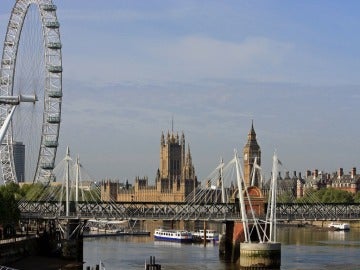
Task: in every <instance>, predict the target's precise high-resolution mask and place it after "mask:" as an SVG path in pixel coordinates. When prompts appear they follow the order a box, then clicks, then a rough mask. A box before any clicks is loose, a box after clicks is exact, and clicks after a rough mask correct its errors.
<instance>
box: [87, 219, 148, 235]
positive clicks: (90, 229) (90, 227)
mask: <svg viewBox="0 0 360 270" xmlns="http://www.w3.org/2000/svg"><path fill="white" fill-rule="evenodd" d="M126 235H132V236H149V235H150V232H147V231H140V230H135V229H134V226H133V227H131V226H130V225H129V222H128V221H125V220H120V221H118V220H88V222H87V225H86V227H85V228H84V234H83V236H84V237H103V236H126Z"/></svg>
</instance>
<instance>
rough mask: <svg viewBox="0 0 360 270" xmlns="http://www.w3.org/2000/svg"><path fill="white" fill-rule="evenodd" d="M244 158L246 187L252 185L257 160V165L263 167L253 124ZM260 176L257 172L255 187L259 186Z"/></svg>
mask: <svg viewBox="0 0 360 270" xmlns="http://www.w3.org/2000/svg"><path fill="white" fill-rule="evenodd" d="M243 157H244V181H245V184H246V186H248V187H249V186H250V185H251V178H252V175H251V174H252V170H253V167H254V162H255V159H256V163H257V165H259V166H260V165H261V150H260V146H259V145H258V143H257V141H256V133H255V130H254V123H253V122H251V129H250V131H249V133H248V140H247V143H246V144H245V146H244V149H243ZM259 180H260V174H259V172H258V171H256V174H255V186H259Z"/></svg>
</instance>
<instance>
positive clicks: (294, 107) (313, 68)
mask: <svg viewBox="0 0 360 270" xmlns="http://www.w3.org/2000/svg"><path fill="white" fill-rule="evenodd" d="M13 4H14V1H10V0H1V4H0V49H1V50H2V46H3V45H2V44H3V42H2V41H1V40H4V35H5V32H6V27H7V22H8V19H9V16H10V11H11V8H12V5H13ZM54 4H56V5H57V16H58V19H59V22H60V25H61V26H60V31H61V41H62V45H63V48H62V54H63V70H64V71H63V106H62V123H61V130H60V140H59V143H60V145H59V151H58V158H57V160H61V159H62V158H63V156H64V155H65V149H66V146H69V147H70V151H71V155H72V156H76V155H79V156H80V161H81V163H82V165H83V166H84V168H85V169H86V171H87V172H88V174H89V175H90V176H91V177H93V178H94V179H98V180H100V179H104V178H110V179H119V180H121V181H125V180H126V179H128V180H129V181H130V182H132V181H133V179H134V178H135V177H136V176H148V177H149V180H150V181H153V179H154V178H155V174H156V170H157V168H158V167H159V152H160V136H161V133H162V132H165V133H166V132H168V131H169V130H170V131H171V127H172V124H171V122H172V118H173V119H174V122H173V124H174V130H175V131H178V132H179V133H181V132H184V134H185V138H186V142H187V143H188V144H189V145H190V149H191V154H192V159H193V163H194V166H195V170H196V174H197V176H198V179H199V180H204V179H205V178H206V177H207V176H208V175H209V174H210V173H211V172H212V171H213V170H214V168H215V167H216V166H217V165H218V163H219V161H220V158H221V157H222V158H223V159H224V161H225V162H226V161H229V160H230V159H232V158H233V155H234V154H233V153H234V149H237V150H238V152H240V153H241V152H242V149H243V147H244V145H245V143H246V140H247V134H248V132H249V130H250V127H251V123H252V121H253V123H254V128H255V131H256V134H257V140H258V143H259V145H260V147H261V151H262V168H263V173H264V174H265V177H269V176H270V171H271V166H272V164H271V162H272V155H273V153H274V151H275V150H276V152H277V155H278V157H279V159H280V160H281V162H282V164H283V170H285V171H290V172H293V171H297V172H302V173H303V174H304V172H305V171H306V170H314V169H318V170H321V171H325V172H333V171H336V170H337V169H338V168H340V167H342V168H344V171H345V172H348V171H350V170H351V168H352V167H358V168H359V169H360V166H359V163H360V155H359V153H360V140H359V134H360V125H359V123H360V121H359V120H360V106H359V104H360V76H359V71H360V57H359V56H360V52H359V50H360V35H358V31H359V29H360V17H359V16H358V11H359V10H360V2H359V1H350V0H349V1H332V0H326V1H325V0H318V1H311V0H304V1H272V0H267V1H265V0H262V1H260V0H259V1H258V0H253V1H243V0H224V1H212V0H208V1H201V0H199V1H193V0H184V1H175V0H169V1H157V0H152V1H147V0H139V1H130V0H128V1H123V0H106V1H104V0H91V1H88V0H76V1H73V0H54Z"/></svg>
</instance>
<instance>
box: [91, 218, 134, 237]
mask: <svg viewBox="0 0 360 270" xmlns="http://www.w3.org/2000/svg"><path fill="white" fill-rule="evenodd" d="M86 227H87V229H88V230H89V231H90V232H91V233H101V234H119V233H121V232H124V231H125V228H126V227H127V221H117V220H94V219H90V220H88V222H87V226H86Z"/></svg>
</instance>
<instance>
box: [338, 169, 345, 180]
mask: <svg viewBox="0 0 360 270" xmlns="http://www.w3.org/2000/svg"><path fill="white" fill-rule="evenodd" d="M343 175H344V170H343V168H339V172H338V178H341V177H342V176H343Z"/></svg>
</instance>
